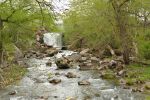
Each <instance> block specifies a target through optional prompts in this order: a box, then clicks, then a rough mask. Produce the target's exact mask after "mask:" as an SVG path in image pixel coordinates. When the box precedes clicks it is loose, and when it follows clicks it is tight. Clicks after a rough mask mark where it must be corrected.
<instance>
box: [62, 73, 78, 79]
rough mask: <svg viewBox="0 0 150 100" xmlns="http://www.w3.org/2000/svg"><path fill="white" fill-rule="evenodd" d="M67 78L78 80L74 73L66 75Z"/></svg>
mask: <svg viewBox="0 0 150 100" xmlns="http://www.w3.org/2000/svg"><path fill="white" fill-rule="evenodd" d="M65 76H66V77H67V78H76V77H77V75H75V74H74V73H72V72H68V73H67V74H66V75H65Z"/></svg>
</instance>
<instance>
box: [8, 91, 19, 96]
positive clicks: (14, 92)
mask: <svg viewBox="0 0 150 100" xmlns="http://www.w3.org/2000/svg"><path fill="white" fill-rule="evenodd" d="M8 94H9V95H15V94H17V91H16V90H15V91H11V92H9V93H8Z"/></svg>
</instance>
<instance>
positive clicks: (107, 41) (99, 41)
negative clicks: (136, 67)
mask: <svg viewBox="0 0 150 100" xmlns="http://www.w3.org/2000/svg"><path fill="white" fill-rule="evenodd" d="M148 2H149V1H148V0H73V1H72V7H71V9H70V10H69V11H68V12H66V15H65V17H64V25H65V33H66V35H67V36H66V37H69V38H70V37H73V36H74V35H75V34H76V33H78V34H80V36H82V37H84V38H86V39H87V42H86V43H87V44H88V47H90V48H91V46H92V47H96V48H100V49H101V48H103V49H104V48H105V47H106V46H107V45H110V46H111V47H112V48H114V49H116V48H117V49H118V48H119V49H120V48H121V51H122V53H123V59H124V62H125V64H129V61H130V59H129V57H130V56H134V55H133V53H132V52H131V51H132V49H135V48H134V46H133V44H137V43H138V42H139V41H140V40H137V39H138V37H137V36H138V35H137V34H139V36H140V37H142V36H141V35H142V34H143V35H144V34H145V32H147V31H148V27H149V25H150V24H149V23H150V21H149V18H150V13H149V12H150V9H149V5H148ZM142 30H143V31H142ZM144 31H145V32H144ZM70 39H72V38H70ZM146 42H147V41H146ZM140 44H141V43H140ZM141 45H142V44H141ZM138 46H139V45H138ZM138 46H137V47H138ZM101 51H102V50H101ZM147 52H148V51H147Z"/></svg>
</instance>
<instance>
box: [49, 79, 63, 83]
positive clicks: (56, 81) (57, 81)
mask: <svg viewBox="0 0 150 100" xmlns="http://www.w3.org/2000/svg"><path fill="white" fill-rule="evenodd" d="M60 82H61V79H51V80H49V83H52V84H58V83H60Z"/></svg>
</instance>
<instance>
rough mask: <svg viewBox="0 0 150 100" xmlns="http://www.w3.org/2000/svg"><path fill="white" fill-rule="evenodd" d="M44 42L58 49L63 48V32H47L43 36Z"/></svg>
mask: <svg viewBox="0 0 150 100" xmlns="http://www.w3.org/2000/svg"><path fill="white" fill-rule="evenodd" d="M43 40H44V43H45V44H46V45H48V46H52V47H54V48H57V49H61V48H62V34H61V33H45V34H44V37H43Z"/></svg>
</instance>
